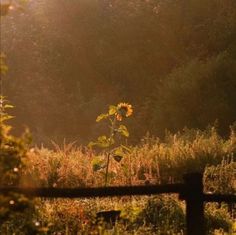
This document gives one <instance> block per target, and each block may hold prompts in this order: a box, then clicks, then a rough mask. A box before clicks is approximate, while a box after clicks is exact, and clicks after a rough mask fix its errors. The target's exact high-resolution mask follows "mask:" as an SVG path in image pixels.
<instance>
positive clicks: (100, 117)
mask: <svg viewBox="0 0 236 235" xmlns="http://www.w3.org/2000/svg"><path fill="white" fill-rule="evenodd" d="M108 117H109V115H108V114H107V113H102V114H100V115H99V116H98V117H97V118H96V122H100V121H101V120H103V119H106V118H108Z"/></svg>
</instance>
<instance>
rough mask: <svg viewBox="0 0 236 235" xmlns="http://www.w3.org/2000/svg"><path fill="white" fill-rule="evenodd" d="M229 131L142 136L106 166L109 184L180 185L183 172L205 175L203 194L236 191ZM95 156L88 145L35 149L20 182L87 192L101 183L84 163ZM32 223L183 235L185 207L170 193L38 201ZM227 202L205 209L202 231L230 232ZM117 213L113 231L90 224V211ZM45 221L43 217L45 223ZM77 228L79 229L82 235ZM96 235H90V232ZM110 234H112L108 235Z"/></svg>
mask: <svg viewBox="0 0 236 235" xmlns="http://www.w3.org/2000/svg"><path fill="white" fill-rule="evenodd" d="M235 143H236V138H235V131H234V129H233V128H231V135H230V137H229V138H228V139H223V138H222V137H220V135H219V134H218V133H217V131H216V129H215V128H214V127H211V128H209V129H208V130H206V131H199V130H187V129H186V130H184V131H183V132H181V133H177V134H170V133H169V134H167V136H166V139H165V141H164V142H162V141H160V140H159V139H158V138H151V137H148V136H147V137H145V138H144V139H143V140H142V142H141V143H140V145H139V146H135V147H132V146H129V147H130V149H131V152H130V153H129V154H127V155H126V156H125V157H124V158H123V159H122V160H121V162H120V163H118V162H116V161H112V162H111V163H110V172H112V173H113V175H114V177H113V178H111V179H110V185H138V184H159V183H172V182H180V181H181V179H182V176H183V174H185V173H187V172H193V171H200V172H202V173H204V187H205V191H206V192H208V193H232V194H234V193H235V192H236V187H235V180H236V173H235V169H236V163H235V150H236V145H235ZM94 157H96V153H95V152H94V151H92V150H91V149H89V148H87V147H76V145H75V144H74V145H73V144H65V145H64V147H62V148H59V146H57V145H55V150H49V149H46V148H43V147H42V148H34V149H31V151H30V152H29V153H28V159H27V161H26V162H27V169H26V171H25V172H24V176H23V178H22V182H21V183H22V185H33V186H49V187H80V186H81V187H94V186H103V185H104V174H103V173H102V172H100V171H94V168H93V165H92V164H91V163H92V161H93V159H94ZM39 205H40V206H39V208H40V209H39V220H40V221H41V223H42V224H50V227H49V228H48V232H49V231H51V232H49V234H52V231H54V232H55V231H57V232H62V234H63V233H64V232H65V231H66V230H67V231H68V234H76V232H78V233H79V234H92V231H94V234H99V233H98V230H99V229H100V230H101V231H103V230H104V231H103V232H101V233H100V234H112V231H113V233H114V230H116V231H117V234H119V233H118V231H119V232H120V233H121V232H122V233H124V234H134V233H136V234H154V232H155V233H157V234H159V233H160V234H163V233H164V234H182V233H183V232H184V229H185V224H184V221H185V216H184V214H185V206H184V204H183V202H181V201H179V200H178V198H177V197H176V196H165V195H164V196H158V197H122V198H114V199H113V198H112V199H111V198H108V199H86V200H82V199H81V200H41V201H40V202H39ZM227 208H228V207H227V205H224V204H222V205H217V204H209V205H207V206H206V219H207V221H208V222H207V224H208V231H209V233H213V230H218V232H217V231H215V233H213V234H223V233H222V232H220V231H221V230H222V231H224V234H233V232H232V231H233V230H232V229H233V223H234V222H233V218H232V215H231V212H228V209H227ZM112 209H119V210H121V220H120V221H119V222H118V223H117V225H116V227H115V228H113V230H107V229H105V227H103V226H100V227H99V226H95V218H96V213H97V212H99V211H101V210H112ZM46 218H49V219H48V220H47V219H46ZM82 231H83V232H82ZM95 231H97V233H96V232H95ZM115 234H116V233H115Z"/></svg>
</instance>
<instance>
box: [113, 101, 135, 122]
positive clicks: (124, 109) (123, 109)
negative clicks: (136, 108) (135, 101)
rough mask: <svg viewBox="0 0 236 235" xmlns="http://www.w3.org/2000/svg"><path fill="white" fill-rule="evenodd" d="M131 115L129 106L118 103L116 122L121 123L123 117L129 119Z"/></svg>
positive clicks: (131, 109) (130, 106) (131, 110)
mask: <svg viewBox="0 0 236 235" xmlns="http://www.w3.org/2000/svg"><path fill="white" fill-rule="evenodd" d="M132 113H133V108H132V105H131V104H127V103H119V104H118V105H117V112H116V114H115V116H116V119H117V120H118V121H122V118H123V117H129V116H131V115H132Z"/></svg>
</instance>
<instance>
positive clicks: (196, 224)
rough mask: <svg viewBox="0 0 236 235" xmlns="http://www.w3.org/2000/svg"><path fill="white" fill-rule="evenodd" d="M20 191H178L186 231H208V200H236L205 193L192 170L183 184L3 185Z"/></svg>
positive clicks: (70, 194) (192, 234)
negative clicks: (206, 216)
mask: <svg viewBox="0 0 236 235" xmlns="http://www.w3.org/2000/svg"><path fill="white" fill-rule="evenodd" d="M9 193H19V194H24V195H26V196H29V197H44V198H84V197H86V198H88V197H91V198H93V197H115V196H116V197H117V196H132V195H140V196H141V195H155V194H167V193H176V194H179V198H180V199H181V200H185V202H186V225H187V226H186V227H187V228H186V234H187V235H204V234H205V223H204V202H218V203H221V202H226V203H230V204H232V203H233V204H234V203H235V202H236V195H222V194H205V193H203V183H202V174H199V173H191V174H186V175H185V176H184V183H182V184H165V185H145V186H117V187H97V188H19V187H0V194H3V195H4V194H5V195H7V194H9Z"/></svg>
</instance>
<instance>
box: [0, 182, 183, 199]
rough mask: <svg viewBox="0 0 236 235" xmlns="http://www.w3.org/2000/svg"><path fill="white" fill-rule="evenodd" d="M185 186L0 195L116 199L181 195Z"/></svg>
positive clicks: (4, 190)
mask: <svg viewBox="0 0 236 235" xmlns="http://www.w3.org/2000/svg"><path fill="white" fill-rule="evenodd" d="M182 191H184V185H183V184H170V185H168V184H167V185H155V186H154V185H150V186H117V187H99V188H15V187H14V188H10V187H4V188H0V193H2V194H7V193H9V192H15V193H21V194H25V195H27V196H33V197H48V198H55V197H56V198H82V197H112V196H113V197H115V196H131V195H140V196H141V195H152V194H163V193H180V192H182Z"/></svg>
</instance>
